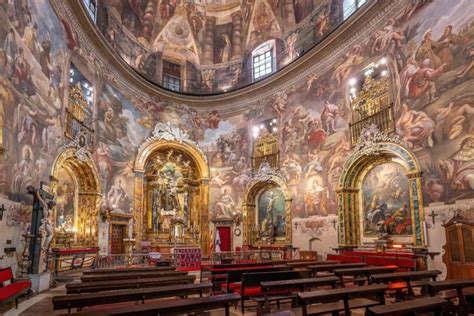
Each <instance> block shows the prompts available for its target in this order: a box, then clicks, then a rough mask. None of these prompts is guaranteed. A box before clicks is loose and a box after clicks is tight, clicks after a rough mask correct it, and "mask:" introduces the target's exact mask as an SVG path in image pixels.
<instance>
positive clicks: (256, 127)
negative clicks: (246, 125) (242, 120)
mask: <svg viewBox="0 0 474 316" xmlns="http://www.w3.org/2000/svg"><path fill="white" fill-rule="evenodd" d="M253 132H254V134H255V133H258V126H254V127H253Z"/></svg>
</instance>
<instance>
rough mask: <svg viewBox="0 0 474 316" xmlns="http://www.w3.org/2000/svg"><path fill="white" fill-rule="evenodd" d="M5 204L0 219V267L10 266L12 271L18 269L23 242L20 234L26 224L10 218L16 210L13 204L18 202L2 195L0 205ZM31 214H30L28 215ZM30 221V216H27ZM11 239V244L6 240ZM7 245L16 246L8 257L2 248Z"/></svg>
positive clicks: (24, 230) (15, 204)
mask: <svg viewBox="0 0 474 316" xmlns="http://www.w3.org/2000/svg"><path fill="white" fill-rule="evenodd" d="M2 204H3V205H4V206H5V209H6V211H5V212H4V213H3V220H2V221H0V268H6V267H11V268H12V270H13V273H14V274H16V273H17V271H18V261H19V260H20V259H21V253H22V252H23V248H24V243H23V237H22V236H21V235H22V234H23V233H24V232H26V230H27V228H28V227H27V226H28V225H27V224H21V223H18V222H15V221H13V220H12V215H13V212H15V211H16V208H15V206H18V205H19V203H15V202H12V201H10V200H8V199H6V198H4V197H0V206H1V205H2ZM30 216H31V215H30ZM29 221H31V218H29ZM8 240H11V244H7V241H8ZM7 247H16V253H15V254H13V256H11V257H8V256H7V255H6V254H5V252H4V249H5V248H7Z"/></svg>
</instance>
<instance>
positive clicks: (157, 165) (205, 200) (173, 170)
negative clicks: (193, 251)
mask: <svg viewBox="0 0 474 316" xmlns="http://www.w3.org/2000/svg"><path fill="white" fill-rule="evenodd" d="M134 171H135V199H134V201H135V204H134V213H133V214H134V231H135V232H136V233H137V242H138V241H139V240H148V241H150V242H151V244H152V248H153V249H154V250H158V251H160V252H168V251H170V250H171V248H173V247H174V246H200V247H201V249H202V252H203V253H204V254H208V252H209V231H210V228H209V210H208V207H209V166H208V163H207V159H206V156H205V155H204V153H203V152H202V151H201V150H200V148H199V147H198V146H197V144H196V143H195V142H194V141H192V140H191V139H189V136H188V135H187V134H186V133H185V132H183V131H182V130H180V129H179V128H177V127H175V126H172V125H170V124H163V123H158V124H157V125H156V127H155V129H154V131H153V136H151V137H149V138H148V139H147V140H145V142H144V143H143V144H142V145H141V146H140V148H139V150H138V154H137V157H136V159H135V168H134Z"/></svg>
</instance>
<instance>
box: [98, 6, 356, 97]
mask: <svg viewBox="0 0 474 316" xmlns="http://www.w3.org/2000/svg"><path fill="white" fill-rule="evenodd" d="M343 11H344V10H343V6H342V2H341V1H335V0H322V1H321V0H303V1H288V0H284V1H276V0H270V1H264V0H245V1H244V0H223V1H205V0H204V1H195V0H186V1H185V0H183V1H178V0H153V1H146V0H140V1H119V0H105V1H99V7H98V14H97V21H96V24H97V25H98V27H99V29H100V31H101V33H102V34H103V35H104V37H105V38H106V40H107V41H108V43H109V44H110V46H111V47H112V49H113V50H114V51H115V52H117V53H118V54H119V55H120V56H121V57H122V59H123V60H124V61H125V62H127V63H128V64H129V65H130V66H131V67H132V68H133V69H134V70H136V71H137V72H138V73H139V74H140V75H142V76H143V77H145V78H146V79H147V80H149V81H151V82H153V83H155V84H157V85H159V86H161V87H164V88H167V89H169V90H174V91H177V92H180V93H184V94H194V95H211V94H219V93H224V92H227V91H232V90H236V89H239V88H241V87H244V86H247V85H250V84H252V83H253V82H256V81H259V80H261V79H263V78H265V77H267V76H269V75H270V74H272V73H274V72H276V71H278V70H280V69H281V68H283V67H284V66H286V65H288V64H289V63H291V62H292V61H294V60H296V59H297V58H298V57H300V56H301V55H303V54H304V53H305V52H306V51H308V50H310V49H311V48H312V47H313V46H314V45H315V44H317V43H318V42H320V41H321V40H322V39H324V38H325V37H326V36H327V35H328V34H329V33H330V32H331V31H332V30H334V29H335V28H336V27H337V26H339V25H340V24H341V23H342V22H343V20H344V19H343ZM346 13H347V12H346ZM262 46H263V47H268V48H267V49H266V51H265V52H267V54H266V55H265V54H263V55H262V58H261V59H255V58H256V55H257V52H258V51H259V50H260V51H261V50H262V49H261V47H262ZM265 52H263V53H265ZM263 57H265V58H263Z"/></svg>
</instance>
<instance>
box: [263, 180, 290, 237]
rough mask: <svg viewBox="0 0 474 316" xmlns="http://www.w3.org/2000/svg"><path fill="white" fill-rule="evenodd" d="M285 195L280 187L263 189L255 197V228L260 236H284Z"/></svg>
mask: <svg viewBox="0 0 474 316" xmlns="http://www.w3.org/2000/svg"><path fill="white" fill-rule="evenodd" d="M285 220H286V219H285V195H284V193H283V191H282V189H281V188H280V187H273V188H268V189H265V190H264V191H262V192H261V193H260V195H259V196H258V198H257V228H258V235H259V237H260V238H270V239H271V238H285V236H286V226H285V225H286V223H285Z"/></svg>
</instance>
